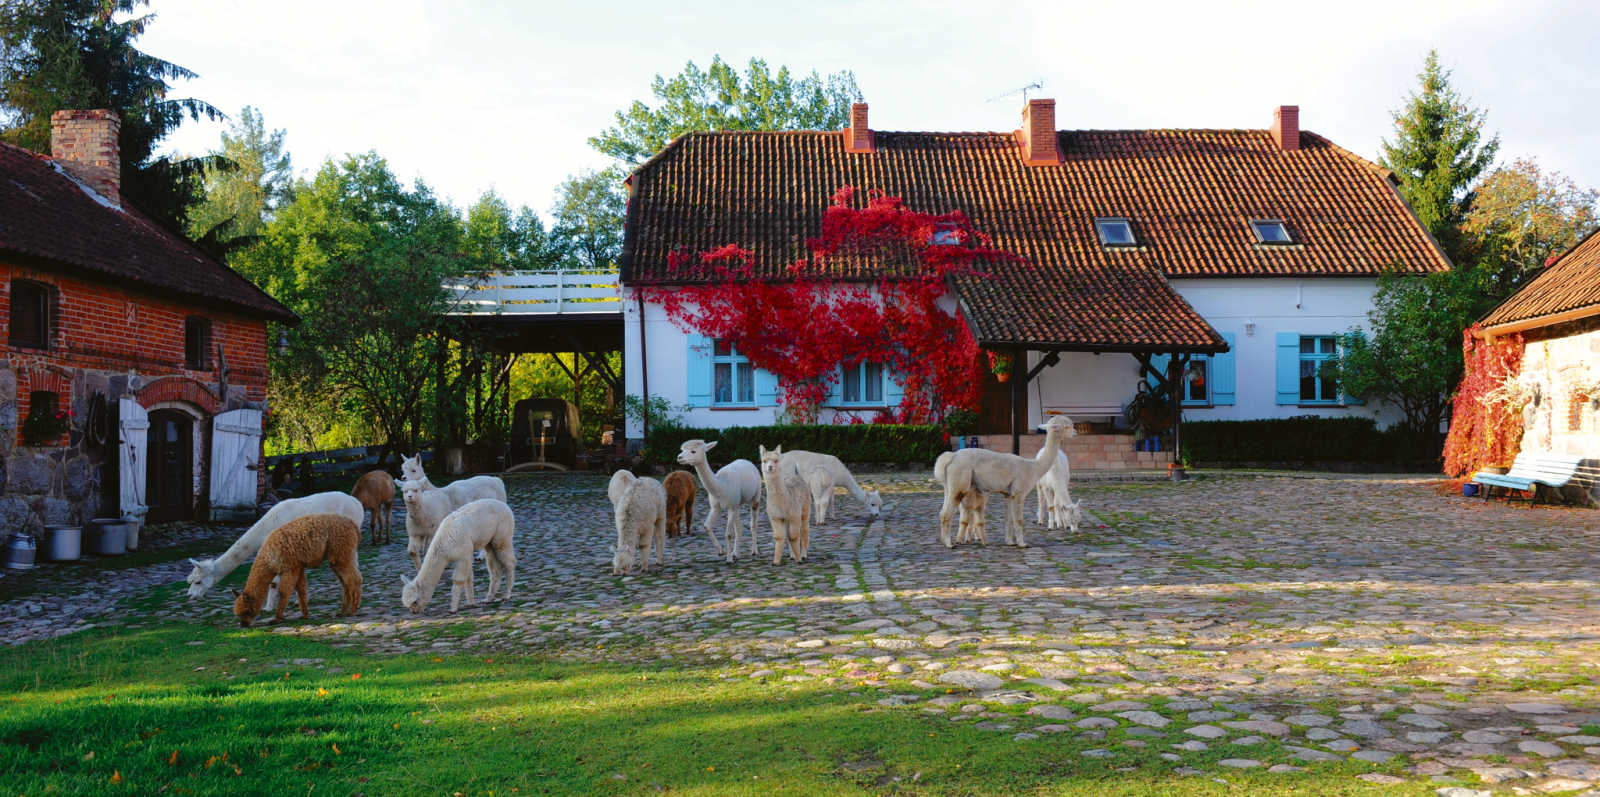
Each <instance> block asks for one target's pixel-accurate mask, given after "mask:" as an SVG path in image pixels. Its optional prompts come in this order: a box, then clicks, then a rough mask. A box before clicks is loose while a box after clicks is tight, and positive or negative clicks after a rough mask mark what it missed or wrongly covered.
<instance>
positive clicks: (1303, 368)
mask: <svg viewBox="0 0 1600 797" xmlns="http://www.w3.org/2000/svg"><path fill="white" fill-rule="evenodd" d="M1337 352H1338V347H1337V345H1336V342H1335V340H1334V337H1333V336H1332V335H1301V336H1300V403H1301V404H1338V403H1339V401H1340V399H1339V381H1338V380H1337V379H1334V378H1333V373H1332V369H1331V368H1329V367H1328V361H1329V360H1332V359H1333V357H1334V355H1335V354H1336V353H1337Z"/></svg>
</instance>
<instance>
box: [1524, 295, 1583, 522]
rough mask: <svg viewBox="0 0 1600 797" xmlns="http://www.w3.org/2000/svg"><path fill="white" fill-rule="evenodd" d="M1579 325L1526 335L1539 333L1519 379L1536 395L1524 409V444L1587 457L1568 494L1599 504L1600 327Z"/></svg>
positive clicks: (1526, 447)
mask: <svg viewBox="0 0 1600 797" xmlns="http://www.w3.org/2000/svg"><path fill="white" fill-rule="evenodd" d="M1590 326H1592V325H1590ZM1580 330H1581V328H1579V329H1571V330H1553V331H1554V332H1556V333H1558V334H1555V335H1551V336H1530V337H1543V339H1535V340H1530V341H1529V342H1528V343H1527V346H1526V349H1525V351H1524V353H1523V358H1522V376H1521V379H1520V381H1521V382H1523V384H1525V385H1527V386H1529V387H1531V388H1533V389H1534V390H1535V395H1536V396H1537V399H1536V400H1535V401H1534V402H1533V403H1530V404H1529V405H1528V407H1527V409H1526V410H1524V413H1523V435H1522V450H1524V451H1536V452H1541V453H1550V454H1573V455H1580V456H1584V457H1587V461H1586V462H1585V463H1584V465H1583V466H1582V467H1581V468H1580V469H1579V474H1580V478H1579V481H1581V482H1583V483H1582V484H1580V485H1574V486H1572V487H1570V488H1569V489H1568V490H1567V493H1568V498H1569V499H1573V500H1576V499H1579V498H1581V497H1583V495H1584V494H1587V498H1588V500H1589V501H1590V502H1591V503H1595V504H1600V329H1587V330H1581V331H1580ZM1569 331H1570V332H1571V333H1572V334H1565V335H1562V334H1559V333H1561V332H1569Z"/></svg>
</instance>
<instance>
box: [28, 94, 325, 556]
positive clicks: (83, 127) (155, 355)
mask: <svg viewBox="0 0 1600 797" xmlns="http://www.w3.org/2000/svg"><path fill="white" fill-rule="evenodd" d="M51 127H52V129H51V155H50V156H49V157H46V156H44V155H36V154H34V153H32V152H29V151H27V150H24V149H20V148H18V147H13V146H10V145H6V144H0V323H3V328H0V341H3V344H4V357H3V359H0V530H5V531H10V530H17V529H38V528H39V527H40V526H42V525H44V524H58V523H66V524H79V523H82V522H85V521H87V520H90V519H92V518H95V517H107V516H121V515H125V514H133V515H136V516H141V517H144V518H145V522H147V523H160V522H168V521H176V520H188V519H207V518H226V517H229V516H232V515H235V514H240V513H245V512H250V511H252V510H253V508H254V505H255V503H256V501H257V498H258V496H259V495H260V491H261V489H262V484H263V480H264V478H265V474H264V472H263V471H262V470H261V469H259V468H258V467H257V463H259V462H260V461H261V455H262V450H261V445H262V442H261V438H262V423H263V411H264V409H265V401H266V388H267V346H268V345H269V342H270V340H271V333H270V331H269V327H270V325H272V324H280V325H283V324H295V323H297V322H298V318H297V316H295V314H294V313H293V312H291V311H290V310H289V309H288V308H287V307H285V306H283V305H282V304H280V303H278V302H277V301H276V300H275V299H273V298H272V297H271V296H268V295H267V294H266V293H265V292H263V291H261V290H260V289H259V288H257V287H256V286H255V285H253V284H251V283H250V282H249V281H248V280H246V279H245V278H243V277H241V276H239V275H238V274H237V273H235V272H234V271H232V270H231V269H229V268H228V267H227V266H226V265H224V264H223V263H222V262H220V261H219V260H217V259H216V258H214V257H213V256H211V255H210V254H208V253H207V252H205V251H204V250H202V249H200V248H199V247H197V246H196V245H194V244H193V243H191V242H190V241H189V240H188V239H187V238H185V237H184V236H183V235H182V234H180V233H178V232H176V231H174V230H172V229H171V228H169V227H167V226H166V225H164V224H163V223H161V222H159V221H157V220H156V219H155V218H154V217H153V216H151V215H150V214H148V213H145V212H144V211H142V210H141V209H140V208H138V207H137V206H135V205H134V204H132V203H131V202H128V201H126V200H125V198H123V197H122V196H121V192H120V190H119V189H120V185H121V175H120V167H119V163H120V160H119V158H118V149H117V146H118V144H117V136H118V131H119V127H120V122H119V120H118V118H117V116H116V114H115V113H113V112H111V111H60V112H58V113H56V114H55V115H54V116H52V117H51ZM69 413H70V414H69ZM62 421H65V422H66V423H65V424H62V423H61V422H62ZM63 425H64V426H65V428H64V429H62V428H61V427H62V426H63Z"/></svg>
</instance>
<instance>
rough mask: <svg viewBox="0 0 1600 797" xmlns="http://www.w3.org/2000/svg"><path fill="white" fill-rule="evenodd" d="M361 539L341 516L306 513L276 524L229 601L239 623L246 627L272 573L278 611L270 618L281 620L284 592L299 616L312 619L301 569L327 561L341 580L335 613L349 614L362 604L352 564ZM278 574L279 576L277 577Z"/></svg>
mask: <svg viewBox="0 0 1600 797" xmlns="http://www.w3.org/2000/svg"><path fill="white" fill-rule="evenodd" d="M360 544H361V527H360V526H357V525H356V524H355V521H353V520H351V519H350V518H347V517H344V516H343V515H307V516H305V517H303V518H296V519H295V520H291V521H289V522H288V523H285V524H283V525H282V526H279V527H278V528H277V529H275V530H274V531H273V532H272V534H271V535H269V536H268V537H267V541H266V542H264V543H262V545H261V551H260V552H259V553H257V554H256V561H255V563H254V564H252V565H250V577H249V578H248V579H246V580H245V583H244V592H240V591H238V590H234V592H233V594H234V595H236V596H238V597H237V598H236V599H235V600H234V602H233V613H234V614H236V615H238V616H239V625H242V626H246V627H248V626H249V625H250V623H251V622H253V621H254V620H255V619H256V616H257V615H259V614H261V603H262V601H263V600H265V599H266V597H267V588H268V587H269V586H271V585H272V580H273V579H274V578H277V579H279V581H278V590H279V598H278V614H277V616H276V617H274V618H273V620H272V622H274V623H279V622H282V621H283V610H284V609H285V608H287V607H288V605H289V595H290V593H294V594H296V595H298V596H299V599H300V615H301V617H302V619H306V620H309V619H311V604H310V603H308V602H307V600H306V568H308V567H316V566H318V565H320V564H322V563H323V562H324V561H326V562H327V563H328V564H329V566H331V567H332V568H333V574H334V575H335V576H337V577H338V578H339V583H340V584H342V585H344V596H343V598H342V600H341V601H340V604H339V614H340V615H352V614H355V613H356V609H358V608H360V606H361V571H360V570H357V569H356V548H357V547H358V546H359V545H360ZM280 577H281V578H280Z"/></svg>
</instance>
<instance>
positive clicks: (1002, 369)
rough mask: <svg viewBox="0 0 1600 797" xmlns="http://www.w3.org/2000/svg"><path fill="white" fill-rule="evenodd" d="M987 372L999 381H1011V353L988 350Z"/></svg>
mask: <svg viewBox="0 0 1600 797" xmlns="http://www.w3.org/2000/svg"><path fill="white" fill-rule="evenodd" d="M989 372H990V373H992V374H994V378H995V380H996V381H999V382H1010V381H1011V355H1009V354H1006V353H1004V352H994V351H991V352H989Z"/></svg>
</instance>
